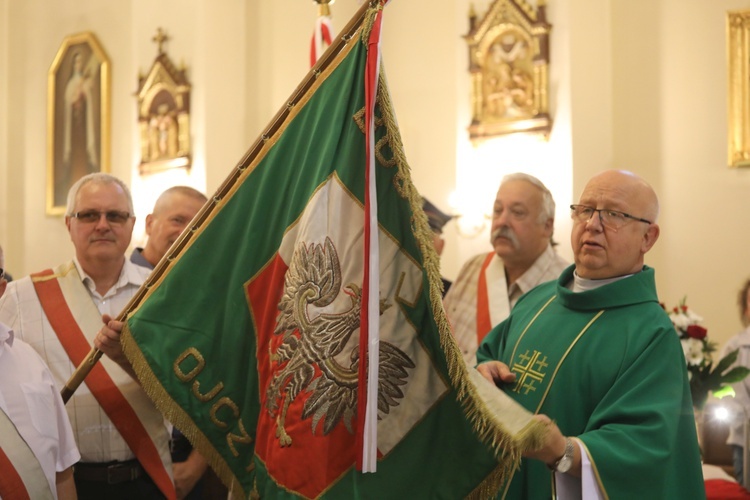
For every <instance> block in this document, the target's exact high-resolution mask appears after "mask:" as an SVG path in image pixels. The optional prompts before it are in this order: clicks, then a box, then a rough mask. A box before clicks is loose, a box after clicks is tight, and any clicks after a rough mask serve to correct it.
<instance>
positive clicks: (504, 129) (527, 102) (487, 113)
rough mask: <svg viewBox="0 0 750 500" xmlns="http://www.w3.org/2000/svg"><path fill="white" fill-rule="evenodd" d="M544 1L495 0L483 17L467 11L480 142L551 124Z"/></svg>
mask: <svg viewBox="0 0 750 500" xmlns="http://www.w3.org/2000/svg"><path fill="white" fill-rule="evenodd" d="M551 29H552V25H551V24H549V23H548V22H547V18H546V2H545V1H544V0H538V1H537V2H536V6H532V5H531V4H529V3H527V2H526V1H525V0H494V1H493V2H492V4H491V5H490V6H489V8H488V10H487V12H486V13H485V14H484V16H482V17H481V18H479V17H478V16H477V15H476V13H475V12H474V11H473V9H472V11H471V12H470V14H469V33H468V34H467V35H465V36H464V38H465V39H466V43H467V44H468V46H469V73H470V75H471V108H472V117H471V124H470V125H469V127H468V130H469V138H470V139H471V141H472V142H474V143H476V142H479V141H482V140H485V139H489V138H492V137H497V136H501V135H504V134H512V133H516V132H527V133H528V132H533V133H540V134H542V135H543V136H544V137H545V138H546V137H548V136H549V133H550V130H551V129H552V118H551V117H550V113H549V97H548V96H549V63H550V56H549V33H550V31H551Z"/></svg>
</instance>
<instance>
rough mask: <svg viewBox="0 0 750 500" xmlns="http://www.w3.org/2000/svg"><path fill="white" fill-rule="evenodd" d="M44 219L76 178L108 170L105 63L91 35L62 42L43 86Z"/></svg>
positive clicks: (60, 208) (56, 210)
mask: <svg viewBox="0 0 750 500" xmlns="http://www.w3.org/2000/svg"><path fill="white" fill-rule="evenodd" d="M47 94H48V95H47V123H48V125H47V214H49V215H62V214H64V212H65V205H66V203H67V196H68V190H69V189H70V187H71V186H72V185H73V184H74V183H75V182H76V181H77V180H78V179H80V178H81V177H83V176H84V175H86V174H90V173H93V172H108V171H109V169H110V164H109V161H110V111H109V110H110V62H109V58H108V57H107V54H106V53H105V52H104V49H102V46H101V44H100V43H99V41H98V40H97V39H96V36H94V34H93V33H90V32H84V33H78V34H75V35H71V36H68V37H66V38H65V39H64V40H63V42H62V45H61V46H60V48H59V50H58V51H57V54H56V55H55V59H54V61H53V62H52V66H51V67H50V70H49V74H48V83H47Z"/></svg>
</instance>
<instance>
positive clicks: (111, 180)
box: [65, 172, 135, 216]
mask: <svg viewBox="0 0 750 500" xmlns="http://www.w3.org/2000/svg"><path fill="white" fill-rule="evenodd" d="M89 182H93V183H96V184H117V185H118V186H120V187H121V188H122V190H123V192H124V193H125V197H126V198H127V200H128V212H129V213H130V215H131V216H133V215H135V210H134V209H133V197H132V195H131V194H130V189H129V188H128V186H127V184H125V183H124V182H123V181H122V180H120V179H118V178H117V177H115V176H114V175H112V174H105V173H104V172H95V173H93V174H88V175H84V176H83V177H81V178H80V179H78V181H76V183H75V184H73V185H72V186H71V187H70V190H69V191H68V206H67V207H66V209H65V215H67V216H71V215H73V210H74V209H75V206H76V198H77V197H78V192H79V191H80V190H81V188H82V187H83V186H85V185H86V184H88V183H89Z"/></svg>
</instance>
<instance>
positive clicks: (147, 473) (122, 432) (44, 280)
mask: <svg viewBox="0 0 750 500" xmlns="http://www.w3.org/2000/svg"><path fill="white" fill-rule="evenodd" d="M65 213H66V215H65V225H66V226H67V228H68V233H69V234H70V239H71V241H72V242H73V246H74V247H75V257H74V259H73V260H72V261H70V262H67V263H65V264H62V265H60V266H58V267H56V268H55V269H48V270H46V271H42V272H40V273H35V274H32V275H31V276H27V277H24V278H22V279H20V280H17V281H14V282H13V283H10V284H9V285H8V289H7V292H6V294H5V296H4V297H3V298H2V300H0V322H2V323H5V324H7V325H8V326H9V327H10V328H12V329H13V331H14V332H15V334H16V335H17V336H18V337H19V338H21V339H22V340H24V341H26V342H27V343H28V344H30V345H31V346H32V347H33V348H34V349H35V350H36V351H37V352H38V353H39V354H40V355H41V356H42V358H44V360H45V361H46V363H47V365H48V366H49V368H50V371H51V372H52V375H53V377H54V380H55V384H56V385H57V390H60V389H61V388H62V387H63V386H64V384H65V383H66V382H67V381H68V380H69V379H70V377H71V375H72V373H73V371H74V370H75V369H76V367H77V366H78V365H79V364H80V362H81V361H82V360H83V359H84V358H85V357H86V355H87V354H88V352H89V351H90V350H91V347H92V342H93V340H94V338H95V337H96V335H97V332H98V331H99V330H100V329H102V328H104V326H103V325H102V322H104V324H105V325H106V324H107V323H108V322H109V321H111V318H112V317H115V316H117V315H118V314H119V313H120V312H121V311H122V310H123V309H124V307H125V306H126V305H127V303H128V302H129V301H130V299H131V298H132V296H133V295H134V294H135V293H136V292H137V291H138V290H139V289H140V287H141V285H142V284H143V283H144V281H145V280H146V277H147V276H148V274H149V270H148V269H146V268H143V267H141V266H136V265H135V264H133V263H131V262H130V261H129V260H128V259H127V258H126V257H125V251H126V249H127V248H128V245H129V244H130V239H131V235H132V232H133V225H134V222H135V216H134V212H133V200H132V198H131V195H130V190H129V189H128V187H127V186H126V185H125V183H124V182H122V181H121V180H120V179H118V178H117V177H114V176H112V175H110V174H105V173H94V174H89V175H86V176H84V177H82V178H81V179H80V180H78V182H76V183H75V184H74V185H73V186H72V187H71V188H70V191H69V193H68V203H67V209H66V212H65ZM66 409H67V411H68V416H69V417H70V421H71V423H72V425H73V433H74V436H75V439H76V442H77V444H78V448H79V450H80V453H81V462H79V463H78V464H76V466H75V468H74V479H75V486H76V490H77V492H78V498H79V499H92V500H94V499H96V500H99V499H102V498H107V499H123V500H124V499H133V498H137V499H139V500H143V499H151V498H154V499H155V498H175V497H176V494H175V489H174V484H173V481H172V461H171V459H170V454H169V432H168V429H167V426H166V425H165V422H164V418H163V417H162V415H161V414H160V413H159V412H158V411H157V410H156V408H155V406H154V405H153V403H152V402H151V400H150V399H149V398H148V397H147V396H146V393H145V392H144V391H143V389H142V388H141V386H140V385H139V384H138V382H137V381H136V380H134V379H133V378H132V377H131V376H130V375H129V374H128V372H126V371H125V370H124V369H123V368H122V367H121V366H119V365H118V364H117V363H115V362H114V361H112V360H110V359H109V358H107V357H102V358H101V360H100V361H99V362H98V363H97V365H96V366H94V368H93V369H92V371H91V373H90V374H89V375H88V377H87V378H86V380H85V381H84V383H83V384H82V385H81V386H80V387H79V388H78V389H77V390H76V392H75V394H74V395H73V397H72V398H71V399H70V400H69V401H68V403H67V405H66Z"/></svg>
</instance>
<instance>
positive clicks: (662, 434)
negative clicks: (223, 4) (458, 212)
mask: <svg viewBox="0 0 750 500" xmlns="http://www.w3.org/2000/svg"><path fill="white" fill-rule="evenodd" d="M570 209H571V217H572V219H573V229H572V232H571V244H572V247H573V255H574V260H575V265H573V266H570V267H569V268H567V269H566V270H564V271H563V272H562V274H561V275H560V277H559V278H558V279H557V281H553V282H549V283H545V284H543V285H540V286H539V287H537V288H535V289H534V290H532V291H530V292H529V293H528V294H526V295H525V296H523V297H521V299H520V300H519V301H518V303H517V304H516V307H515V308H514V309H513V311H512V312H511V314H510V317H509V318H508V319H507V320H505V321H504V322H502V323H500V324H499V325H498V326H497V327H495V328H494V329H493V330H492V331H491V332H490V333H489V335H488V336H487V337H486V338H485V340H484V341H483V342H482V344H481V345H480V347H479V350H478V352H477V357H478V360H479V363H480V364H479V366H478V367H477V369H478V370H479V371H480V373H482V375H483V376H484V377H485V378H487V379H489V380H491V381H493V382H495V384H496V385H498V387H500V388H501V389H502V390H504V391H505V392H506V393H507V394H508V395H509V396H511V397H512V398H513V399H515V400H516V401H517V402H518V403H520V404H521V405H523V406H524V407H525V408H526V409H528V410H529V411H532V412H534V413H537V414H538V416H537V418H538V419H540V420H542V421H544V422H547V423H548V429H549V432H548V434H547V436H546V438H545V441H544V443H543V445H542V447H541V448H540V449H538V450H535V451H534V452H532V453H529V454H528V455H527V456H526V457H525V458H524V459H523V460H522V464H521V468H520V469H519V470H518V471H517V472H516V473H515V474H514V475H513V478H512V480H511V481H510V482H509V483H508V484H506V486H505V490H504V491H503V492H502V494H503V496H504V497H506V496H507V497H508V498H551V496H552V488H553V485H554V490H555V492H556V494H557V495H558V497H559V498H581V497H583V498H631V497H634V496H636V495H638V496H647V497H649V498H681V499H686V498H687V499H691V498H705V491H704V485H703V477H702V470H701V461H700V451H699V449H698V443H697V438H696V432H695V422H694V419H693V410H692V400H691V397H690V386H689V382H688V378H687V371H686V370H685V359H684V356H683V353H682V347H681V346H680V341H679V339H678V337H677V335H675V332H674V327H673V326H672V323H671V321H670V320H669V317H668V316H667V314H666V313H665V312H664V309H662V307H661V306H660V305H659V300H658V298H657V294H656V285H655V281H654V270H653V269H652V268H650V267H648V266H645V265H644V256H645V254H646V253H647V252H648V251H649V250H650V249H651V248H652V247H653V245H654V243H656V240H657V239H658V237H659V226H658V225H657V223H656V221H657V218H658V215H659V202H658V199H657V197H656V194H655V193H654V190H653V189H652V188H651V186H649V185H648V184H647V183H646V181H644V180H643V179H641V178H640V177H638V176H636V175H634V174H632V173H630V172H626V171H619V170H608V171H605V172H602V173H600V174H598V175H596V176H594V177H593V178H592V179H591V180H590V181H589V182H588V184H587V185H586V187H585V189H584V190H583V193H582V194H581V197H580V200H579V202H578V203H577V204H575V205H571V207H570ZM597 494H598V495H599V496H598V497H597V496H596V495H597Z"/></svg>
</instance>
